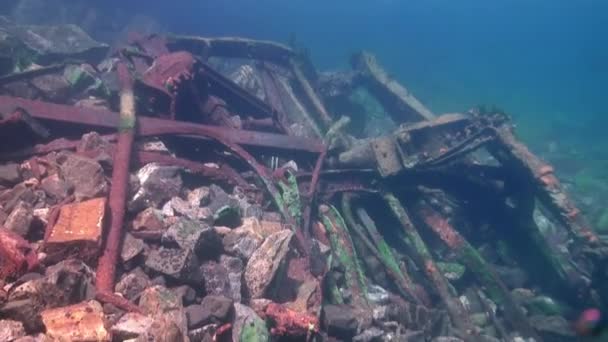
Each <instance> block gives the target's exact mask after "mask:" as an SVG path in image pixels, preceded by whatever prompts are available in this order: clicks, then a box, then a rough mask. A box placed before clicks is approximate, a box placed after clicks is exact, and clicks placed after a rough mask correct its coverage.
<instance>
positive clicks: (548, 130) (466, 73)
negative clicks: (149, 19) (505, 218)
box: [116, 0, 608, 159]
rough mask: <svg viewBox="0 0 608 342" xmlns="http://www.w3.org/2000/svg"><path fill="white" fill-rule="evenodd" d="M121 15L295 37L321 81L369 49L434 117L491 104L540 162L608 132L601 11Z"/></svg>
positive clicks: (328, 7) (323, 9)
mask: <svg viewBox="0 0 608 342" xmlns="http://www.w3.org/2000/svg"><path fill="white" fill-rule="evenodd" d="M116 3H117V4H118V2H116ZM123 6H131V9H132V10H136V11H143V12H147V14H149V15H151V16H153V17H155V18H156V19H158V20H159V21H160V22H161V23H162V25H163V26H164V27H165V28H166V29H168V30H169V31H172V32H180V33H187V34H202V35H239V36H246V37H252V38H258V39H269V40H276V41H280V42H285V43H287V42H289V41H290V40H292V39H293V38H294V37H295V39H296V41H297V42H298V44H299V45H301V46H304V47H306V48H307V49H309V51H310V55H311V57H312V60H313V62H314V64H315V66H316V67H317V68H318V69H320V70H328V69H329V70H331V69H342V68H348V63H349V57H350V55H351V54H352V53H354V52H357V51H359V50H362V49H364V50H368V51H371V52H373V53H375V54H376V55H377V57H378V59H379V61H380V62H381V63H382V64H383V65H384V66H385V67H386V69H387V70H388V71H389V72H391V73H392V76H393V77H395V78H396V79H397V80H398V81H400V82H401V83H402V84H404V85H405V86H406V87H408V89H409V90H410V91H412V92H413V93H414V94H415V96H417V97H418V98H419V99H420V100H421V101H422V102H423V103H424V104H425V105H427V106H428V107H429V108H430V109H431V110H433V111H434V112H436V113H442V112H453V111H464V110H467V109H469V108H471V107H472V106H475V105H480V104H485V105H488V106H490V105H495V106H497V107H498V108H501V109H503V110H504V111H506V112H507V113H509V114H511V115H512V116H513V117H514V118H515V119H516V121H517V122H518V123H519V128H518V133H519V135H520V136H521V137H522V138H523V139H524V140H525V141H526V142H527V143H529V144H531V146H533V148H534V149H535V150H536V152H538V153H542V152H543V150H553V149H556V148H559V149H563V152H564V153H568V151H570V150H572V149H575V150H577V152H576V153H586V154H589V153H591V154H594V157H595V158H601V159H605V157H606V154H605V153H604V154H602V153H601V152H603V151H604V150H605V148H604V145H605V144H606V139H605V138H604V125H605V124H607V123H608V118H607V117H608V115H607V114H608V111H607V110H606V106H605V98H606V95H605V85H606V84H607V82H608V66H607V60H608V44H606V37H607V34H608V25H606V23H607V22H608V2H606V1H601V0H582V1H576V2H573V1H547V0H533V1H529V0H528V1H524V0H509V1H500V2H497V1H491V2H490V1H481V0H474V1H458V2H455V1H448V0H430V1H409V0H407V1H393V0H380V1H365V0H355V1H352V0H351V1H347V0H334V1H314V0H313V1H303V0H290V1H280V0H264V1H248V0H233V1H226V0H224V1H180V2H178V3H175V2H165V1H156V2H154V1H152V2H146V5H142V4H138V3H137V1H136V2H134V3H131V4H127V5H125V4H123ZM594 145H595V146H594ZM598 145H602V146H601V147H598ZM606 147H608V146H606ZM578 150H580V152H579V151H578ZM598 150H599V151H600V152H599V153H598Z"/></svg>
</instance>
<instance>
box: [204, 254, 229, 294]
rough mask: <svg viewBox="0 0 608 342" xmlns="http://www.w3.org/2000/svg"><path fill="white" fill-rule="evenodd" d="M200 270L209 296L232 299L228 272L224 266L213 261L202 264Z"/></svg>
mask: <svg viewBox="0 0 608 342" xmlns="http://www.w3.org/2000/svg"><path fill="white" fill-rule="evenodd" d="M200 269H201V273H202V274H203V279H204V284H205V292H206V293H207V294H208V295H215V296H226V297H231V294H232V289H231V287H230V279H229V278H228V270H226V268H225V267H224V266H223V265H222V264H220V263H218V262H216V261H213V260H211V261H207V262H205V263H204V264H202V265H201V268H200Z"/></svg>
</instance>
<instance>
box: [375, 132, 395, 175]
mask: <svg viewBox="0 0 608 342" xmlns="http://www.w3.org/2000/svg"><path fill="white" fill-rule="evenodd" d="M371 146H372V149H373V150H374V155H375V156H376V162H377V165H378V171H379V172H380V175H381V176H382V177H388V176H392V175H395V174H397V173H398V172H399V171H401V170H402V169H403V165H402V164H401V159H400V158H399V152H398V151H397V147H396V146H395V141H394V139H393V138H392V136H390V135H389V136H384V137H380V138H375V139H372V141H371Z"/></svg>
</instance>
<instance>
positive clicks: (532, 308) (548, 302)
mask: <svg viewBox="0 0 608 342" xmlns="http://www.w3.org/2000/svg"><path fill="white" fill-rule="evenodd" d="M525 305H526V308H527V309H528V311H529V314H530V315H544V316H563V314H564V312H565V311H566V310H565V307H564V306H563V304H561V303H558V302H557V301H555V300H554V299H553V298H551V297H547V296H537V297H534V298H532V299H530V300H529V301H527V302H526V303H525Z"/></svg>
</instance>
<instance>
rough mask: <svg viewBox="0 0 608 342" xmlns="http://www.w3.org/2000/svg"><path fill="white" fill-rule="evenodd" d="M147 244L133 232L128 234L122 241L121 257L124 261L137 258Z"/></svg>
mask: <svg viewBox="0 0 608 342" xmlns="http://www.w3.org/2000/svg"><path fill="white" fill-rule="evenodd" d="M144 247H145V244H144V242H143V241H142V240H140V239H136V238H134V237H133V235H131V234H128V233H127V234H126V235H125V238H124V241H123V243H122V251H121V252H120V258H121V260H122V262H123V263H128V262H129V261H131V260H133V259H134V258H136V257H137V256H138V255H140V254H141V253H143V251H144Z"/></svg>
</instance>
